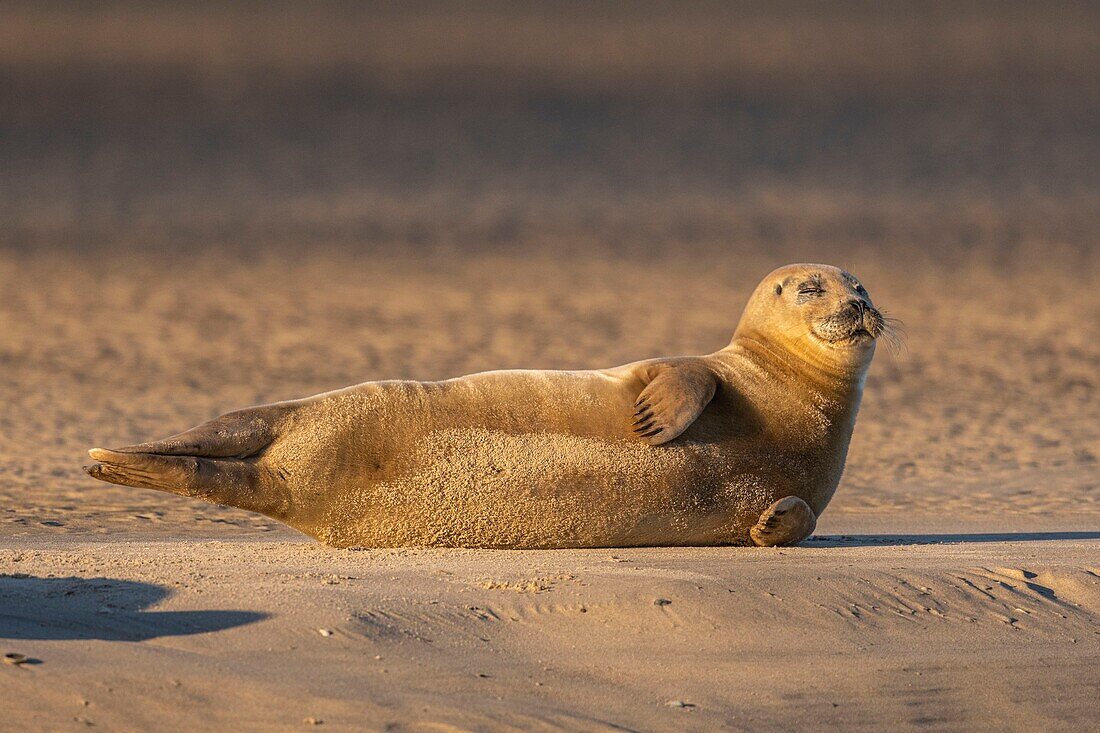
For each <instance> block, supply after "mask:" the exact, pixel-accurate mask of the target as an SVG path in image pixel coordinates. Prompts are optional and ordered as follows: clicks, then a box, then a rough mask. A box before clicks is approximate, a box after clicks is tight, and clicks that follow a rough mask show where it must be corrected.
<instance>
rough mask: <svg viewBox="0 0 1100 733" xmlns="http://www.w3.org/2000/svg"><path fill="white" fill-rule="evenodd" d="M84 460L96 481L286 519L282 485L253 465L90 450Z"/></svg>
mask: <svg viewBox="0 0 1100 733" xmlns="http://www.w3.org/2000/svg"><path fill="white" fill-rule="evenodd" d="M88 455H90V456H91V457H92V459H93V460H95V461H96V463H94V464H93V465H91V466H85V467H84V470H85V471H86V472H87V473H88V475H89V476H91V477H92V478H97V479H99V480H100V481H107V482H109V483H112V484H121V485H122V486H137V487H140V488H146V489H157V490H159V491H168V492H171V493H173V494H179V495H181V496H191V497H195V498H198V499H205V500H206V501H210V502H214V503H216V504H227V505H229V506H235V507H240V508H241V509H248V510H250V511H254V512H261V513H262V514H267V515H268V516H271V517H275V518H281V517H284V516H286V514H287V512H288V511H289V509H290V506H289V498H290V494H289V492H288V491H287V490H286V488H285V486H283V485H282V482H281V481H274V480H265V479H270V478H271V477H269V476H267V475H266V473H265V471H264V469H263V468H261V467H260V466H259V465H257V464H256V462H254V461H247V460H241V459H238V458H202V457H199V456H162V455H156V454H153V453H122V452H120V451H113V450H106V449H103V448H93V449H91V450H90V451H88Z"/></svg>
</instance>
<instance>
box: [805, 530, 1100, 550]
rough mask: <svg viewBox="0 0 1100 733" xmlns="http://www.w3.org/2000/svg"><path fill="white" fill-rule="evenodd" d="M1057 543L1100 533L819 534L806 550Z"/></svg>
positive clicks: (1096, 536)
mask: <svg viewBox="0 0 1100 733" xmlns="http://www.w3.org/2000/svg"><path fill="white" fill-rule="evenodd" d="M1054 540H1100V532H987V533H971V534H967V533H960V534H843V535H819V536H814V537H811V538H810V539H808V540H806V541H804V542H803V543H802V546H803V547H868V546H875V547H895V546H902V545H946V544H960V543H965V542H1052V541H1054Z"/></svg>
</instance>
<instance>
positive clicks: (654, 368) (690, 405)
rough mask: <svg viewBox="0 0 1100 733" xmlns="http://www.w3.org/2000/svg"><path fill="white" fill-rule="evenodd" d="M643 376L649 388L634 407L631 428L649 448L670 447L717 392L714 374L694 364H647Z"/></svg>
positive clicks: (641, 375)
mask: <svg viewBox="0 0 1100 733" xmlns="http://www.w3.org/2000/svg"><path fill="white" fill-rule="evenodd" d="M641 372H642V373H641V374H640V375H639V376H640V377H641V378H642V380H643V381H645V382H646V386H645V389H643V390H642V392H641V394H639V395H638V400H637V402H635V404H634V408H635V412H634V424H633V426H632V427H633V430H634V433H635V435H637V436H638V437H640V438H641V439H642V440H644V441H646V442H647V443H649V444H650V445H660V444H661V443H667V442H668V441H670V440H672V439H673V438H676V437H677V436H679V435H680V434H681V433H683V432H684V431H685V430H687V429H688V427H689V426H690V425H691V424H692V423H693V422H695V418H697V417H699V414H700V413H702V412H703V410H704V409H705V408H706V406H707V405H708V404H709V403H710V401H711V400H712V399H713V398H714V392H715V390H716V389H717V388H718V380H717V378H716V377H715V376H714V372H712V371H711V370H710V369H709V368H708V367H707V366H706V365H705V364H702V363H699V362H698V361H694V360H684V361H668V362H658V363H656V364H648V365H646V366H644V367H641Z"/></svg>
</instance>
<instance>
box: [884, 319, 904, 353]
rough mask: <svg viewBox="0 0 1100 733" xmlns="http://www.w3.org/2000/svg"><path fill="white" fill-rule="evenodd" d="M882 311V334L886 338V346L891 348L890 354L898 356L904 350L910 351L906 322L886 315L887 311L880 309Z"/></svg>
mask: <svg viewBox="0 0 1100 733" xmlns="http://www.w3.org/2000/svg"><path fill="white" fill-rule="evenodd" d="M880 313H882V336H883V338H884V339H885V340H886V346H887V348H888V349H889V350H890V354H891V355H892V356H894V357H897V356H898V355H899V354H901V353H902V352H903V351H904V352H906V353H908V351H909V349H908V347H907V346H906V340H907V334H906V331H905V324H904V323H903V322H902V320H901V319H900V318H894V317H893V316H888V315H886V313H885V311H880Z"/></svg>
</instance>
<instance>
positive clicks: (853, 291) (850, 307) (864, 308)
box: [779, 270, 886, 348]
mask: <svg viewBox="0 0 1100 733" xmlns="http://www.w3.org/2000/svg"><path fill="white" fill-rule="evenodd" d="M794 281H797V282H794ZM788 287H792V288H793V292H792V293H791V295H790V298H791V299H792V301H793V304H794V307H795V308H797V309H799V310H801V313H802V318H803V320H804V321H805V323H806V329H807V330H808V331H809V333H810V335H811V336H812V337H813V338H814V339H817V340H819V341H823V342H825V343H827V344H829V345H831V346H834V347H849V348H856V347H859V346H866V345H867V344H869V343H871V342H873V341H874V340H875V339H877V338H878V337H879V336H881V335H882V332H883V330H884V329H885V326H886V321H885V319H884V318H883V316H882V314H881V313H880V312H879V311H878V309H876V308H875V306H874V305H873V304H872V303H871V297H870V296H869V295H868V294H867V290H866V289H865V288H864V287H863V285H862V284H861V283H860V282H859V280H857V279H856V278H855V277H854V276H853V275H851V274H850V273H847V272H844V271H843V270H834V271H832V272H830V271H815V272H811V273H807V275H806V276H805V277H804V278H803V279H799V278H798V277H792V278H791V282H790V283H789V285H788ZM784 289H786V288H784ZM779 294H780V295H782V293H779Z"/></svg>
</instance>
